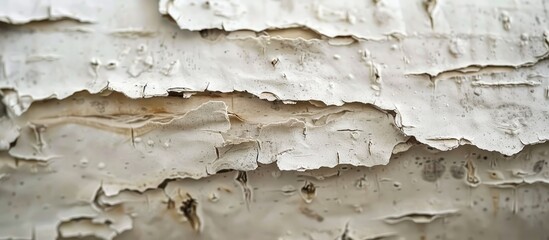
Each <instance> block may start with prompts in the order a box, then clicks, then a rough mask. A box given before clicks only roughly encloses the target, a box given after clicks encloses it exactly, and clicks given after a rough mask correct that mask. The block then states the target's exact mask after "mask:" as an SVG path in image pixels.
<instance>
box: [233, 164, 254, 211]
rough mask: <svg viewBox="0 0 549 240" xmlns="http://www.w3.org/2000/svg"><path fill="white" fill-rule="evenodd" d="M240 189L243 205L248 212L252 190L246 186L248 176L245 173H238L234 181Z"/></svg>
mask: <svg viewBox="0 0 549 240" xmlns="http://www.w3.org/2000/svg"><path fill="white" fill-rule="evenodd" d="M235 180H236V181H237V182H238V183H239V184H240V187H241V188H242V193H243V194H244V203H245V204H246V208H248V210H250V203H251V201H252V189H251V188H250V187H249V186H248V174H247V173H246V172H245V171H239V172H238V175H237V176H236V179H235Z"/></svg>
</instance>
